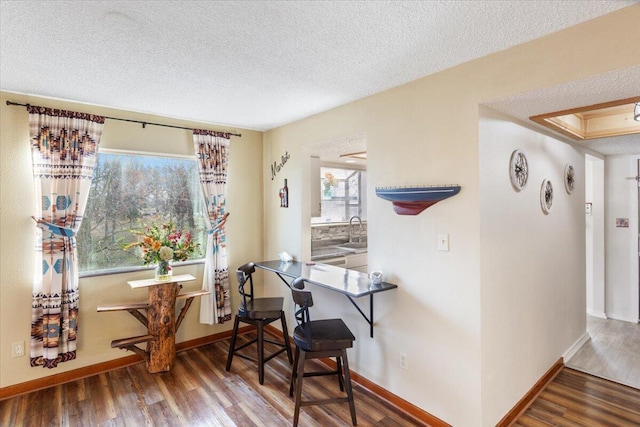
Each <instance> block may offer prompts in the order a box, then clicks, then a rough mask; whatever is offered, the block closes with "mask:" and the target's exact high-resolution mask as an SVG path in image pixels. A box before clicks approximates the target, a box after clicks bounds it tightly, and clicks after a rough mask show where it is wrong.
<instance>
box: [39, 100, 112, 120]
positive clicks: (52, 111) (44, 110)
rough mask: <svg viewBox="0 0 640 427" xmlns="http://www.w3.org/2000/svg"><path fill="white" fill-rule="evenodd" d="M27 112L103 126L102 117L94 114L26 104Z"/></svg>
mask: <svg viewBox="0 0 640 427" xmlns="http://www.w3.org/2000/svg"><path fill="white" fill-rule="evenodd" d="M27 111H29V114H42V115H47V116H52V117H68V118H70V119H82V120H88V121H90V122H96V123H102V124H104V117H103V116H98V115H95V114H88V113H78V112H76V111H68V110H61V109H59V108H48V107H39V106H37V105H29V104H27Z"/></svg>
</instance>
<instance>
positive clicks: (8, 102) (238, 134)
mask: <svg viewBox="0 0 640 427" xmlns="http://www.w3.org/2000/svg"><path fill="white" fill-rule="evenodd" d="M7 105H12V106H16V107H27V108H29V107H30V106H31V104H20V103H18V102H13V101H7ZM102 117H104V118H105V119H109V120H119V121H121V122H131V123H140V124H141V125H142V127H143V128H144V127H146V126H147V125H153V126H162V127H166V128H174V129H185V130H193V129H194V128H188V127H184V126H175V125H165V124H162V123H153V122H143V121H141V120H132V119H121V118H119V117H109V116H102ZM221 133H228V134H229V135H232V136H237V137H238V138H241V137H242V134H240V133H231V132H221Z"/></svg>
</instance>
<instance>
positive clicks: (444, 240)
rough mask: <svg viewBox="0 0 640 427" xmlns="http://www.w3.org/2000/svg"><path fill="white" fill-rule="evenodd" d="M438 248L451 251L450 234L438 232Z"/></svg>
mask: <svg viewBox="0 0 640 427" xmlns="http://www.w3.org/2000/svg"><path fill="white" fill-rule="evenodd" d="M438 250H439V251H445V252H448V251H449V235H448V234H447V233H441V234H438Z"/></svg>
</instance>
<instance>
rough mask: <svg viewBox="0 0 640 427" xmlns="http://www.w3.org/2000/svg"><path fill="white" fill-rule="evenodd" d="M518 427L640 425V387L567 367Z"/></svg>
mask: <svg viewBox="0 0 640 427" xmlns="http://www.w3.org/2000/svg"><path fill="white" fill-rule="evenodd" d="M514 426H522V427H524V426H531V427H541V426H606V427H617V426H623V427H627V426H629V427H630V426H640V390H638V389H635V388H631V387H627V386H625V385H621V384H617V383H614V382H611V381H608V380H605V379H602V378H598V377H594V376H592V375H588V374H585V373H582V372H578V371H575V370H573V369H569V368H563V369H562V371H560V373H559V374H558V375H557V376H556V377H555V378H554V379H553V381H551V383H549V384H548V385H547V387H545V389H544V390H543V391H542V393H540V395H538V397H537V398H536V400H535V401H534V402H533V403H532V404H531V406H529V408H528V409H527V410H526V412H525V413H524V414H523V415H521V416H520V418H518V420H517V421H516V423H515V424H514Z"/></svg>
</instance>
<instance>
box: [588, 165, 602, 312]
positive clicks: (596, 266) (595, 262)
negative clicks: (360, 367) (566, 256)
mask: <svg viewBox="0 0 640 427" xmlns="http://www.w3.org/2000/svg"><path fill="white" fill-rule="evenodd" d="M585 202H586V203H591V215H585V221H586V224H585V225H586V230H585V234H586V251H585V252H586V257H587V266H586V267H587V276H586V282H587V313H588V314H589V315H591V316H596V317H601V318H603V319H606V317H607V315H606V312H605V303H604V302H605V286H604V283H605V282H604V160H602V159H599V158H597V157H594V156H591V155H589V154H587V155H586V156H585Z"/></svg>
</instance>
